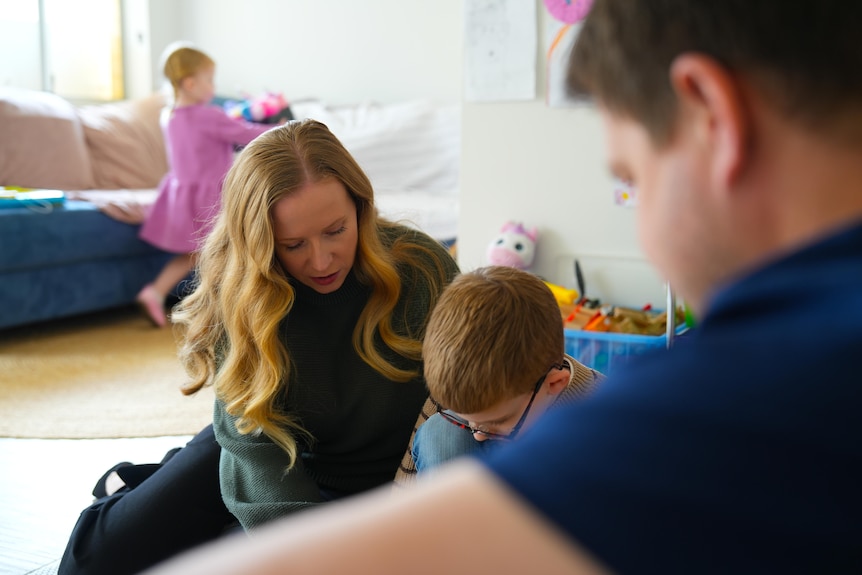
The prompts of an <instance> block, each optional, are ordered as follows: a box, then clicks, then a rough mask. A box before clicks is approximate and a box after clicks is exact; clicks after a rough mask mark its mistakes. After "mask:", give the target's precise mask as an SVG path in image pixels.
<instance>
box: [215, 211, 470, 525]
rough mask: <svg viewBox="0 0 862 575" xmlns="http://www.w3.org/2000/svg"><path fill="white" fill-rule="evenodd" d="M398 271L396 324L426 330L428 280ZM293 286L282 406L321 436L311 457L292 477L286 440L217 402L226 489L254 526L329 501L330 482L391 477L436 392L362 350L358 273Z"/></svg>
mask: <svg viewBox="0 0 862 575" xmlns="http://www.w3.org/2000/svg"><path fill="white" fill-rule="evenodd" d="M397 233H398V234H412V235H414V236H415V237H417V238H418V239H419V240H420V241H421V242H422V243H423V244H424V245H426V246H428V247H430V248H431V249H434V250H435V251H437V252H438V253H439V254H440V255H439V257H440V258H441V260H442V261H443V262H444V265H445V266H446V270H447V275H448V280H451V279H452V278H453V277H454V276H455V274H456V273H457V266H456V264H455V262H454V261H453V260H452V258H451V257H450V256H449V254H448V253H446V250H445V249H444V248H443V247H442V246H440V245H439V244H438V243H437V242H436V241H434V240H433V239H432V238H430V237H428V236H426V235H424V234H420V233H418V232H415V231H414V230H411V229H409V228H400V227H399V228H398V230H397ZM393 239H394V238H392V237H390V238H384V241H385V243H387V244H389V243H391V241H392V240H393ZM429 265H430V263H429ZM399 272H400V273H401V276H402V278H403V287H402V296H401V298H400V300H399V302H398V305H397V306H396V309H395V311H394V313H393V316H392V321H393V327H394V328H395V329H396V331H397V332H398V333H402V334H404V333H407V332H408V330H409V332H410V333H414V334H417V333H421V332H422V331H424V326H425V322H426V321H427V315H428V312H429V311H430V310H429V286H428V285H427V283H426V282H424V281H422V276H421V275H417V274H415V273H414V272H415V270H412V269H409V268H408V267H407V266H402V267H401V268H400V269H399ZM294 287H295V289H296V300H295V302H294V305H293V308H292V309H291V311H290V313H289V314H288V315H287V316H286V317H285V318H284V320H283V322H282V328H281V333H282V337H283V338H284V341H285V343H286V346H287V349H288V350H289V354H290V357H291V358H292V361H293V371H292V375H291V382H290V385H289V387H288V389H289V392H288V394H287V396H286V397H285V398H284V399H283V402H282V405H283V409H284V410H285V411H286V412H288V413H290V414H292V415H293V416H295V417H299V419H300V420H301V421H302V424H303V426H304V427H305V428H306V429H307V430H308V431H309V432H311V434H312V435H313V437H314V439H315V441H314V442H313V443H311V444H310V445H304V444H303V445H301V449H302V460H301V461H300V462H298V465H297V466H296V467H295V468H294V469H293V470H291V472H290V473H289V474H288V475H284V473H283V470H284V468H285V467H286V466H287V464H288V460H287V456H286V454H285V453H284V451H283V450H282V449H281V448H280V447H278V446H277V445H275V444H274V443H273V442H272V441H271V440H270V439H269V438H268V437H266V436H264V435H260V436H248V435H240V434H239V433H238V432H237V431H236V427H235V426H234V418H233V417H231V416H229V415H227V414H226V413H225V412H224V409H223V406H222V405H221V404H220V403H219V402H217V403H216V407H215V416H214V429H215V433H216V438H217V439H218V441H219V443H220V444H221V446H222V457H221V488H222V496H223V497H224V500H225V503H226V505H227V507H228V509H230V510H231V512H232V513H234V515H236V516H237V518H238V519H239V520H240V522H241V523H242V524H243V526H244V527H245V528H246V529H250V528H253V527H255V526H257V525H260V524H261V523H264V522H266V521H269V520H271V519H274V518H277V517H280V516H283V515H285V514H287V513H290V512H292V511H295V510H297V509H300V508H303V507H306V506H308V505H309V504H313V503H318V502H321V501H324V500H325V497H324V496H322V495H321V490H324V491H325V492H328V493H337V494H344V495H347V494H352V493H358V492H360V491H365V490H367V489H370V488H372V487H376V486H378V485H381V484H384V483H386V482H388V481H391V480H392V479H393V478H394V476H395V471H396V470H397V468H398V464H399V462H400V461H401V458H402V456H403V455H404V452H405V449H406V448H407V444H408V441H409V438H410V434H411V432H412V431H413V426H414V424H415V422H416V418H417V416H418V414H419V411H420V410H421V408H422V404H423V403H424V401H425V399H426V397H427V390H426V388H425V380H424V378H423V377H421V376H420V377H416V378H414V379H412V380H410V381H408V382H402V383H399V382H393V381H390V380H388V379H386V378H384V377H383V376H382V375H380V374H379V373H377V372H376V371H374V370H373V369H372V368H371V367H370V366H369V365H368V364H366V363H365V362H364V361H362V359H360V358H359V356H358V354H357V353H356V351H355V350H354V349H353V344H352V337H353V330H354V326H355V325H356V320H357V319H358V317H359V314H360V312H361V311H362V309H363V307H364V306H365V304H366V302H367V301H368V296H369V293H370V289H369V287H367V286H364V285H362V284H360V283H359V282H358V281H357V279H356V277H355V275H354V274H353V272H351V273H350V274H349V275H348V277H347V279H346V280H345V282H344V285H343V286H342V287H341V288H339V289H338V291H336V292H333V293H331V294H320V293H318V292H316V291H314V290H312V289H311V288H309V287H307V286H304V285H301V284H299V282H295V284H294ZM378 349H380V350H381V351H383V352H384V354H385V357H387V359H389V360H390V361H392V360H394V362H395V363H396V365H398V366H399V367H405V368H411V367H412V368H416V369H419V370H420V372H421V362H418V361H411V360H407V359H405V358H403V357H400V356H397V355H396V354H395V353H394V352H392V351H391V350H390V349H388V348H385V347H384V346H383V344H382V341H381V340H379V339H378Z"/></svg>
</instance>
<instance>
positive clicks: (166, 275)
mask: <svg viewBox="0 0 862 575" xmlns="http://www.w3.org/2000/svg"><path fill="white" fill-rule="evenodd" d="M164 73H165V77H166V78H167V79H168V80H169V81H170V83H171V85H172V86H173V89H174V97H175V100H174V106H173V109H172V110H171V115H170V119H169V120H168V122H167V125H166V126H165V142H166V144H167V149H168V156H169V160H170V166H171V169H170V171H169V172H168V174H167V175H166V176H165V177H164V179H163V180H162V182H161V184H160V185H159V195H158V198H157V199H156V202H155V204H154V205H153V207H152V209H151V210H150V213H149V214H148V215H147V219H146V221H145V222H144V224H143V226H142V227H141V232H140V237H141V239H143V240H144V241H146V242H148V243H150V244H152V245H154V246H156V247H158V248H161V249H163V250H165V251H168V252H173V253H175V254H177V255H176V256H175V257H174V258H173V259H171V260H170V261H169V262H168V263H167V264H166V265H165V267H164V268H163V269H162V271H161V272H160V273H159V275H158V276H157V277H156V278H155V279H154V280H153V282H152V283H149V284H147V285H145V286H144V287H143V289H141V291H140V293H138V295H137V298H136V299H137V302H138V304H139V305H140V306H141V307H142V308H143V309H144V311H145V312H146V313H147V315H148V316H149V318H150V319H151V320H152V321H153V323H154V324H156V325H157V326H158V327H163V326H165V325H166V324H167V317H166V315H165V296H167V294H168V293H170V291H171V290H172V289H173V288H174V286H176V285H177V284H178V283H179V282H180V281H182V280H183V279H184V278H185V277H186V276H187V275H188V274H189V272H190V271H191V270H192V267H193V266H194V253H195V252H196V251H197V248H198V246H199V245H200V244H201V242H202V241H203V239H204V237H205V236H206V234H207V232H208V231H209V228H210V223H211V222H212V220H213V218H214V217H215V215H216V214H217V213H218V210H219V204H220V196H221V186H222V180H223V178H224V176H225V174H226V173H227V171H228V169H230V166H231V163H232V162H233V154H234V146H235V145H241V146H244V145H246V144H248V143H249V142H251V141H252V140H253V139H254V138H256V137H257V136H258V135H260V134H262V133H263V132H265V131H266V130H268V129H270V128H272V126H271V125H264V124H253V123H250V122H245V121H242V120H237V119H233V118H231V117H229V116H228V115H227V114H226V113H225V112H224V111H223V110H222V109H221V108H219V107H217V106H211V105H209V102H210V101H211V100H212V98H213V95H214V91H215V88H214V83H213V77H214V74H215V62H214V61H213V60H212V58H210V57H209V56H207V55H206V54H204V53H203V52H201V51H200V50H196V49H195V48H191V47H189V46H181V47H179V48H176V49H175V50H173V51H172V52H170V53H169V54H168V56H167V58H166V60H165V67H164Z"/></svg>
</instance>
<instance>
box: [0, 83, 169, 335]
mask: <svg viewBox="0 0 862 575" xmlns="http://www.w3.org/2000/svg"><path fill="white" fill-rule="evenodd" d="M162 105H163V99H161V98H160V97H157V98H149V99H147V100H146V101H126V102H122V103H112V104H102V105H90V106H75V105H73V104H71V103H70V102H68V101H66V100H64V99H62V98H59V97H58V96H56V95H54V94H48V93H45V92H32V91H26V90H16V89H9V88H0V134H3V137H2V138H0V185H3V186H23V187H34V188H52V189H61V190H64V191H70V190H93V189H96V190H117V189H121V190H125V189H127V190H137V189H149V190H150V191H148V193H149V194H152V191H151V190H152V188H155V187H156V186H157V185H158V182H159V180H160V179H161V177H162V176H163V175H164V173H165V172H166V171H167V158H166V154H165V149H164V141H163V139H162V136H161V130H160V128H159V112H160V110H161V107H162ZM139 227H140V226H139V224H137V223H124V222H122V221H119V220H118V219H115V218H112V217H109V216H108V215H106V213H104V212H103V211H101V210H100V209H99V207H97V205H96V204H95V203H91V202H88V201H80V200H74V199H67V200H66V201H65V203H64V204H62V205H56V206H44V207H43V206H32V207H14V208H4V209H0V329H7V328H12V327H16V326H22V325H27V324H32V323H36V322H43V321H47V320H52V319H55V318H61V317H67V316H72V315H77V314H83V313H88V312H94V311H98V310H103V309H107V308H112V307H119V306H127V305H130V304H133V303H134V301H135V295H136V294H137V293H138V291H139V290H140V289H141V286H143V285H144V284H146V283H147V282H149V281H152V279H153V278H154V277H155V276H156V274H157V273H158V272H159V270H160V269H161V268H162V266H163V265H164V264H165V263H166V262H167V260H168V259H169V258H170V254H167V253H165V252H162V251H160V250H158V249H156V248H154V247H152V246H150V245H148V244H147V243H145V242H143V241H141V240H139V239H138V237H137V234H138V229H139Z"/></svg>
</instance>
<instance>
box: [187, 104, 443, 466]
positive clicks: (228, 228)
mask: <svg viewBox="0 0 862 575" xmlns="http://www.w3.org/2000/svg"><path fill="white" fill-rule="evenodd" d="M324 178H336V179H338V180H339V181H340V182H341V183H343V184H344V186H345V188H346V189H347V191H348V193H349V194H350V195H351V197H352V198H353V200H354V202H355V203H356V210H357V220H358V226H359V237H358V242H357V253H356V260H355V263H354V268H353V271H354V273H355V274H356V277H357V279H358V280H359V281H360V282H361V283H362V284H364V285H368V286H370V287H371V288H372V289H371V295H370V297H369V300H368V302H367V304H366V305H365V308H364V309H363V311H362V313H361V315H360V317H359V320H358V321H357V325H356V328H355V330H354V332H353V346H354V348H355V349H356V350H357V352H358V353H359V355H360V357H362V359H363V360H364V361H366V362H367V363H368V364H369V365H370V366H371V367H373V368H374V369H375V370H377V371H378V372H379V373H380V374H382V375H383V376H385V377H386V378H388V379H391V380H394V381H407V380H409V379H411V378H413V377H416V376H417V375H418V372H417V371H416V370H405V369H400V368H399V367H397V366H395V365H393V364H392V363H390V362H388V361H387V360H386V359H385V358H384V357H383V356H382V355H381V353H380V351H379V350H378V349H377V347H376V346H375V344H374V340H375V334H379V336H380V338H381V339H382V341H383V342H384V344H385V345H386V346H388V347H389V348H390V349H392V350H393V351H395V352H396V353H397V354H399V355H400V356H402V357H405V358H408V359H412V360H419V359H420V358H421V345H422V344H421V337H422V335H423V334H424V324H423V327H422V332H423V333H407V334H399V333H397V332H396V330H395V329H393V326H392V322H391V317H392V312H393V309H394V308H395V306H396V304H397V302H398V300H399V296H400V295H401V290H402V280H401V277H400V275H399V268H400V267H401V265H402V264H403V263H408V264H411V267H412V268H413V269H414V270H418V271H419V273H422V274H423V275H424V276H425V278H426V280H427V282H428V285H430V286H431V287H430V289H429V292H430V297H431V302H430V303H431V306H433V303H434V301H435V300H436V294H438V293H439V292H440V291H441V290H442V288H443V285H444V284H445V283H446V281H447V279H448V278H447V277H446V269H445V266H444V263H443V261H441V259H440V256H439V255H438V254H437V253H435V252H434V251H432V250H430V249H429V248H428V247H427V246H426V245H423V244H418V243H416V242H415V241H413V240H411V239H410V238H409V234H408V235H407V236H405V237H404V238H403V239H402V240H399V241H396V242H395V243H394V244H393V245H391V246H388V245H384V243H383V241H382V240H381V232H384V231H385V230H387V229H391V228H392V227H394V226H396V224H393V223H391V222H388V221H386V220H384V219H381V218H378V217H377V212H376V209H375V207H374V192H373V189H372V187H371V182H370V181H369V179H368V177H367V176H366V175H365V173H364V172H363V171H362V169H361V168H360V167H359V165H358V164H357V163H356V161H355V160H354V159H353V157H352V156H351V155H350V153H349V152H348V151H347V149H345V148H344V146H343V145H342V144H341V142H340V141H339V140H338V139H337V138H336V137H335V136H334V135H333V134H332V133H331V132H330V131H329V129H328V128H327V127H326V126H325V125H324V124H322V123H320V122H317V121H314V120H302V121H296V122H290V123H288V124H285V125H284V126H281V127H278V128H274V129H272V130H269V131H268V132H266V133H264V134H263V135H261V136H259V137H258V138H256V139H255V140H254V141H253V142H252V143H251V144H249V145H248V146H247V147H246V148H245V149H244V150H243V151H242V152H241V153H240V155H239V156H238V158H237V160H236V161H235V163H234V165H233V167H232V168H231V169H230V171H229V172H228V174H227V177H226V179H225V182H224V186H223V190H222V208H221V211H220V213H219V216H218V218H217V220H216V222H215V225H214V226H213V229H212V232H211V233H210V235H209V236H208V237H207V239H206V241H205V243H204V245H203V248H202V250H201V252H200V254H199V259H198V269H197V277H196V280H195V282H196V285H195V289H194V291H193V293H191V294H190V295H189V296H187V297H186V298H185V299H184V300H183V301H182V302H180V304H178V306H177V307H176V309H175V310H174V313H173V315H172V321H173V322H174V323H175V324H178V325H179V326H180V327H181V329H182V330H183V342H182V346H181V349H180V357H181V360H182V362H183V364H184V366H185V368H186V371H187V372H188V374H189V376H190V377H191V381H190V382H189V383H188V385H187V386H186V387H185V388H184V389H183V392H184V393H186V394H192V393H195V392H197V391H198V390H200V389H201V388H202V387H203V386H205V385H209V384H212V385H214V387H215V391H216V396H217V397H218V398H219V399H220V400H221V401H223V402H224V405H225V408H226V410H227V412H228V413H229V414H231V415H232V416H234V417H236V418H237V422H236V426H237V429H238V430H239V432H240V433H244V434H246V433H254V432H258V431H260V432H263V433H265V434H266V435H268V436H269V437H270V438H271V439H272V440H273V441H274V442H276V443H277V444H278V445H280V446H281V447H282V448H283V449H284V450H285V451H286V452H287V453H288V455H289V457H290V461H291V466H292V465H293V463H294V462H295V460H296V458H297V456H298V447H297V442H296V439H295V436H296V435H306V436H308V432H307V431H306V430H305V429H303V428H302V426H301V424H300V423H299V422H298V421H297V420H296V419H295V418H292V417H291V415H290V414H288V413H282V412H280V411H279V408H278V400H279V398H281V397H283V396H282V392H283V391H284V390H285V387H286V386H287V382H288V381H289V379H290V377H289V376H290V370H291V361H290V353H289V350H287V349H286V348H285V346H284V344H283V342H282V341H281V339H280V338H279V325H280V323H281V321H282V319H283V318H284V317H285V315H286V314H287V313H289V312H290V309H291V307H292V306H293V302H294V298H295V292H294V289H293V287H292V286H291V284H290V281H289V280H288V277H287V276H286V275H285V272H284V271H283V269H282V267H281V265H280V264H279V262H278V260H277V259H276V257H275V241H274V238H273V224H272V219H271V210H272V208H273V206H274V205H275V204H276V203H277V202H278V201H279V200H281V199H282V198H284V197H286V196H289V195H291V194H293V193H295V192H296V191H298V190H300V189H301V188H303V187H304V186H306V185H307V184H309V183H316V182H319V181H320V180H322V179H324ZM429 261H430V262H434V264H435V265H433V266H431V268H432V269H429V263H428V262H429ZM429 309H430V307H429Z"/></svg>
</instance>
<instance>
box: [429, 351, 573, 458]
mask: <svg viewBox="0 0 862 575" xmlns="http://www.w3.org/2000/svg"><path fill="white" fill-rule="evenodd" d="M552 369H566V366H565V365H563V364H560V363H554V364H552V365H551V367H549V368H548V371H546V372H545V373H543V374H542V377H540V378H539V381H537V382H536V385H534V386H533V394H532V395H531V396H530V401H529V402H528V403H527V407H526V408H524V413H522V414H521V417H520V418H519V419H518V423H516V424H515V427H513V428H512V431H510V432H509V433H494V432H493V431H485V430H484V429H479V428H478V427H472V426H471V425H470V423H469V422H468V421H467V420H466V419H462V418H461V417H458V416H457V415H455V414H454V413H452V412H451V411H446V410H444V408H443V406H441V405H438V406H437V413H439V414H440V416H441V417H443V419H445V420H446V421H448V422H449V423H451V424H453V425H457V426H458V427H460V428H461V429H466V430H468V431H469V432H470V433H472V434H476V433H479V434H481V435H484V436H485V437H487V438H488V439H506V440H510V441H511V440H512V439H515V436H516V435H518V432H519V431H521V427H523V426H524V422H525V421H527V415H528V414H529V413H530V408H531V407H533V401H534V400H535V399H536V394H538V393H539V390H540V389H542V384H543V383H545V378H546V377H548V374H549V373H551V370H552Z"/></svg>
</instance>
